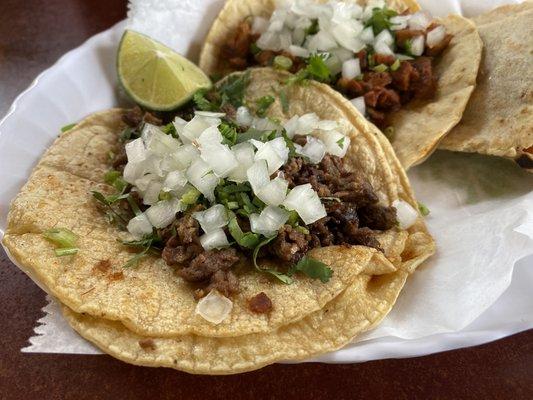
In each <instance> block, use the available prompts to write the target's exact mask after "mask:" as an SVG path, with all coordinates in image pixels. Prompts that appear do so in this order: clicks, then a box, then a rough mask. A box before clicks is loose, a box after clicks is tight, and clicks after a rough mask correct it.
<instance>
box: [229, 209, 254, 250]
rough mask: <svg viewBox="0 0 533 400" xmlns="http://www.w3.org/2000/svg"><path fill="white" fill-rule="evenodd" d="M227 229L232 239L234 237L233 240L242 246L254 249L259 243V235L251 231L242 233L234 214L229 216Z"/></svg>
mask: <svg viewBox="0 0 533 400" xmlns="http://www.w3.org/2000/svg"><path fill="white" fill-rule="evenodd" d="M228 230H229V233H230V235H231V236H232V237H233V239H235V241H236V242H237V243H238V244H239V245H240V246H242V247H245V248H247V249H255V248H256V247H257V245H258V244H259V241H260V237H261V235H259V234H257V233H252V232H246V233H244V232H243V231H242V229H241V227H240V226H239V223H238V222H237V218H236V217H235V216H233V217H232V218H230V220H229V223H228Z"/></svg>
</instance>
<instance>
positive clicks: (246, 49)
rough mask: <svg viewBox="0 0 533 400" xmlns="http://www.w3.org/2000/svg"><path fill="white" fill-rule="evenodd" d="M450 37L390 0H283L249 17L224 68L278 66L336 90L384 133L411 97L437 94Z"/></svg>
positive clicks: (225, 55) (225, 52)
mask: <svg viewBox="0 0 533 400" xmlns="http://www.w3.org/2000/svg"><path fill="white" fill-rule="evenodd" d="M451 39H452V35H450V34H448V33H447V31H446V28H445V27H444V26H443V25H441V24H439V23H438V22H436V21H434V20H433V19H432V17H431V16H430V15H429V14H428V13H427V12H424V11H419V12H416V13H414V14H408V11H406V12H404V13H402V14H398V13H397V12H396V11H394V10H392V9H389V8H387V6H386V4H385V1H381V0H378V1H370V2H369V3H368V4H367V6H366V7H364V8H363V7H361V6H359V5H357V4H351V3H344V2H339V1H330V2H328V3H325V4H317V2H316V1H313V0H300V1H298V2H294V3H293V2H285V3H282V4H280V5H279V6H278V8H277V9H276V10H275V11H274V12H273V13H272V15H271V16H270V19H266V18H263V17H259V16H255V17H248V18H246V19H244V20H243V21H242V22H241V23H240V24H239V25H238V26H237V28H236V29H235V31H234V32H233V33H232V34H230V35H229V39H228V40H227V42H226V43H225V44H223V46H222V48H221V57H220V63H221V69H222V70H243V69H246V68H248V67H251V66H258V65H260V66H273V67H275V68H278V69H282V70H288V71H290V72H292V73H295V74H296V77H295V78H294V79H295V80H298V79H308V78H309V79H315V80H318V81H321V82H325V83H329V84H330V85H332V86H334V87H336V89H337V90H339V91H340V92H341V93H343V94H344V95H345V96H346V97H348V98H349V99H351V101H352V103H353V104H354V105H355V106H356V107H357V109H358V110H359V111H360V112H361V113H362V114H364V115H365V116H366V117H367V118H368V119H369V120H371V121H372V122H373V123H374V124H376V125H377V126H378V127H380V128H386V127H388V126H389V125H390V122H389V120H388V116H389V115H390V113H391V112H394V111H397V110H399V109H400V108H401V107H402V105H405V104H406V103H408V102H410V101H412V100H431V99H433V98H434V97H435V92H436V89H437V80H438V77H437V76H436V74H435V70H434V61H435V58H436V57H438V56H439V55H440V54H441V53H442V52H443V51H444V49H446V47H447V46H448V44H449V43H450V41H451Z"/></svg>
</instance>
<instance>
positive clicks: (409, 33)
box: [394, 29, 424, 49]
mask: <svg viewBox="0 0 533 400" xmlns="http://www.w3.org/2000/svg"><path fill="white" fill-rule="evenodd" d="M394 34H395V36H396V44H398V46H400V47H401V48H403V49H405V48H406V45H407V43H408V41H409V40H411V39H412V38H414V37H416V36H422V35H424V31H420V30H415V29H400V30H398V31H396V32H394Z"/></svg>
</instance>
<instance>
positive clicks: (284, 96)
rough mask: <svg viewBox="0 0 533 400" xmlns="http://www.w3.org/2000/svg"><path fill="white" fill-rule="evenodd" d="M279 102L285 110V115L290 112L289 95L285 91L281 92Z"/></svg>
mask: <svg viewBox="0 0 533 400" xmlns="http://www.w3.org/2000/svg"><path fill="white" fill-rule="evenodd" d="M279 101H280V103H281V109H282V110H283V112H284V113H286V112H288V111H289V100H288V98H287V93H286V92H285V90H281V91H280V92H279Z"/></svg>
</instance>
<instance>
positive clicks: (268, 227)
mask: <svg viewBox="0 0 533 400" xmlns="http://www.w3.org/2000/svg"><path fill="white" fill-rule="evenodd" d="M288 219H289V213H288V212H287V211H285V210H283V209H282V208H279V207H274V206H266V207H265V208H264V209H263V211H261V214H251V215H250V229H251V230H252V232H254V233H259V234H261V235H264V236H272V235H274V234H276V232H277V231H278V230H279V228H281V227H282V226H283V225H284V224H285V222H287V220H288Z"/></svg>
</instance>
